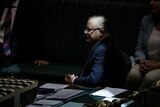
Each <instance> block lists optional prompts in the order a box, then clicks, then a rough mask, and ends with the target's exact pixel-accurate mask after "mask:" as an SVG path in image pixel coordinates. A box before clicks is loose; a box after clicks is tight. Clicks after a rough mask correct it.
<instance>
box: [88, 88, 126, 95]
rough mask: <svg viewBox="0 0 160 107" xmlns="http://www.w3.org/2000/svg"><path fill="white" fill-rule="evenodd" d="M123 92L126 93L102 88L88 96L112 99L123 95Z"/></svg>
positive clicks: (122, 90) (116, 89)
mask: <svg viewBox="0 0 160 107" xmlns="http://www.w3.org/2000/svg"><path fill="white" fill-rule="evenodd" d="M125 91H127V90H126V89H120V88H111V87H105V88H103V89H101V90H99V91H96V92H94V93H91V94H90V95H94V96H102V97H113V96H115V95H118V94H120V93H123V92H125Z"/></svg>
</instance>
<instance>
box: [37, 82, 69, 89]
mask: <svg viewBox="0 0 160 107" xmlns="http://www.w3.org/2000/svg"><path fill="white" fill-rule="evenodd" d="M68 86H69V85H66V84H53V83H46V84H44V85H42V86H40V87H39V88H49V89H55V90H58V89H63V88H66V87H68Z"/></svg>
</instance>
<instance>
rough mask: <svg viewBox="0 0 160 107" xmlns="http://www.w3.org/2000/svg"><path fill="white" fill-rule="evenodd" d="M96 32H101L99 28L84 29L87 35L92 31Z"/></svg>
mask: <svg viewBox="0 0 160 107" xmlns="http://www.w3.org/2000/svg"><path fill="white" fill-rule="evenodd" d="M95 30H100V29H99V28H95V29H90V28H85V29H84V32H85V33H89V32H91V31H92V32H94V31H95Z"/></svg>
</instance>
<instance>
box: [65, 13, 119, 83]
mask: <svg viewBox="0 0 160 107" xmlns="http://www.w3.org/2000/svg"><path fill="white" fill-rule="evenodd" d="M84 33H85V34H86V37H87V42H88V43H89V44H91V45H92V48H91V51H90V53H89V55H88V58H87V60H86V63H85V65H84V68H83V70H82V72H81V74H80V75H78V76H76V75H75V74H67V75H65V81H66V82H68V83H71V84H78V85H83V86H105V85H106V84H107V83H108V82H107V81H108V80H109V76H111V75H109V73H111V71H113V68H114V64H115V58H116V54H117V50H116V48H115V46H114V44H113V42H112V39H111V37H110V35H109V32H108V19H106V18H105V17H103V16H92V17H90V18H89V19H88V22H87V25H86V29H85V32H84Z"/></svg>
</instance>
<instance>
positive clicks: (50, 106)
mask: <svg viewBox="0 0 160 107" xmlns="http://www.w3.org/2000/svg"><path fill="white" fill-rule="evenodd" d="M62 104H63V101H59V100H45V99H44V100H38V101H35V102H34V103H33V104H31V105H28V106H26V107H58V106H60V105H62Z"/></svg>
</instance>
